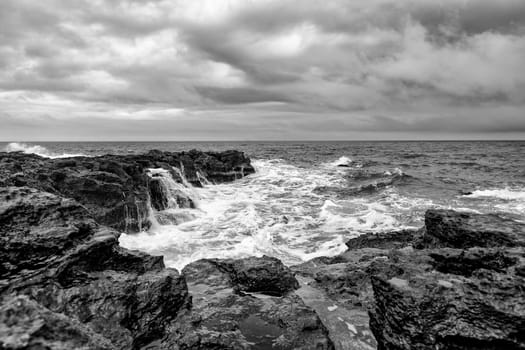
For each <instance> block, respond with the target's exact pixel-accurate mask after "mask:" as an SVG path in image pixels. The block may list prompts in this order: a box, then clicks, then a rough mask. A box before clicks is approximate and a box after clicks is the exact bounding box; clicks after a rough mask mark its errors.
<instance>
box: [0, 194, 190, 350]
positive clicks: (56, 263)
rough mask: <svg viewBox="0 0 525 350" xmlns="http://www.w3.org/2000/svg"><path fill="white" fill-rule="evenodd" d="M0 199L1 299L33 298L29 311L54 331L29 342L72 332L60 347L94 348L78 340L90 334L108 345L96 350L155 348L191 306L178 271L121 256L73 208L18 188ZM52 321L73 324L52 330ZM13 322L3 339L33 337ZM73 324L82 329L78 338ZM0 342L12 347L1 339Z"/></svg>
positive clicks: (105, 233)
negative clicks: (18, 334) (15, 334)
mask: <svg viewBox="0 0 525 350" xmlns="http://www.w3.org/2000/svg"><path fill="white" fill-rule="evenodd" d="M0 196H2V201H1V202H0V203H1V207H0V222H1V223H2V225H1V226H0V238H1V240H2V245H1V247H0V254H1V258H2V275H1V276H0V298H10V297H11V296H15V295H18V296H24V295H25V296H28V297H30V300H32V302H31V303H30V307H29V309H31V308H33V309H35V310H36V311H34V313H36V314H39V315H43V316H39V317H43V318H42V319H44V320H49V322H51V323H52V325H54V326H53V327H55V326H56V327H58V328H57V329H56V330H54V328H53V329H48V328H42V329H41V330H38V329H37V330H36V333H35V334H29V339H33V338H34V339H44V340H42V341H48V340H49V341H52V340H53V339H55V338H53V337H52V336H51V335H49V334H50V333H49V332H51V333H53V332H55V331H56V332H59V331H60V330H64V331H65V330H66V329H71V332H70V333H69V334H64V335H60V334H57V335H56V336H57V337H59V338H57V339H58V340H57V341H60V339H62V340H63V341H64V342H69V343H71V344H79V346H80V347H81V346H84V345H83V344H91V343H90V342H91V340H90V339H91V338H89V337H87V336H86V335H85V334H84V333H82V332H83V330H84V331H85V330H86V329H87V331H86V332H88V333H89V334H91V333H96V334H98V335H99V336H98V338H100V339H106V340H107V344H110V346H108V347H101V348H113V347H114V348H117V349H140V348H142V347H143V346H146V345H148V344H150V343H152V342H156V341H160V340H161V339H162V338H163V337H164V336H165V334H166V328H167V327H168V326H169V325H170V323H171V322H172V321H173V320H174V319H175V318H176V317H177V315H178V314H179V313H182V312H184V310H186V309H187V308H188V307H189V306H190V305H191V303H190V297H189V295H188V290H187V287H186V282H185V280H184V278H183V277H181V276H179V274H178V272H177V271H176V270H171V269H165V268H164V263H163V261H162V258H161V257H154V256H150V255H147V254H143V253H139V252H133V251H129V250H126V249H124V248H121V247H120V246H119V245H118V240H117V238H118V233H116V232H115V231H113V230H111V229H108V228H104V227H100V226H99V225H98V224H96V223H95V221H94V220H93V219H91V217H90V215H89V212H88V211H87V210H86V209H85V208H84V207H82V206H80V205H79V204H78V203H76V202H75V201H73V200H70V199H63V198H60V197H58V196H56V195H53V194H50V193H45V192H39V191H37V190H35V189H29V188H16V187H15V188H13V187H10V188H0ZM23 300H26V299H23ZM9 305H11V304H9ZM16 305H19V307H20V308H21V309H22V310H23V309H24V308H25V307H26V306H24V305H26V304H24V303H23V302H17V303H15V306H13V305H11V306H10V307H11V309H12V308H15V309H16V307H17V306H16ZM31 305H32V306H31ZM35 305H36V306H35ZM11 309H10V310H11ZM42 310H44V311H42ZM45 310H48V311H45ZM10 312H12V311H10ZM13 312H14V311H13ZM16 312H18V311H16ZM16 312H15V316H13V317H14V318H15V319H17V316H16V315H17V313H16ZM20 312H21V311H20ZM32 312H33V311H32ZM54 315H58V316H56V317H58V319H59V321H60V320H65V319H70V321H68V322H66V323H65V324H64V323H59V324H58V325H55V323H56V322H58V321H56V320H55V318H56V317H55V316H54ZM15 321H16V320H15ZM15 321H13V322H14V323H12V324H13V325H15V326H13V327H14V328H9V329H8V330H6V332H8V333H6V334H11V333H10V332H25V331H28V332H30V330H27V327H29V326H31V324H29V325H28V324H27V322H29V321H28V320H24V319H20V320H19V321H16V322H19V325H17V323H16V322H15ZM55 321H56V322H55ZM6 322H7V321H6ZM9 322H11V321H9ZM78 323H81V324H82V327H81V329H80V330H79V331H78V332H77V331H76V330H75V329H76V328H75V327H76V326H75V325H77V324H78ZM20 329H21V330H20ZM75 332H76V333H75ZM42 337H43V338H42ZM60 337H62V338H60ZM86 337H87V338H86ZM98 338H97V339H98ZM1 341H3V342H4V343H5V342H11V341H12V340H11V339H10V338H9V336H8V335H6V336H5V337H4V336H2V337H1ZM35 341H37V340H35ZM38 341H40V340H38ZM53 341H54V340H53ZM93 342H94V343H93V344H95V345H96V344H98V343H97V342H98V340H96V339H95V340H93ZM69 343H67V344H69ZM53 344H54V343H53ZM56 344H58V345H56V346H57V348H60V347H59V346H61V345H60V343H56ZM95 345H93V347H95ZM10 346H11V345H10ZM17 346H18V345H17ZM50 346H51V345H50ZM52 346H55V345H52ZM52 346H51V348H53V347H52ZM89 346H91V345H85V347H87V348H89ZM74 347H75V346H73V348H74Z"/></svg>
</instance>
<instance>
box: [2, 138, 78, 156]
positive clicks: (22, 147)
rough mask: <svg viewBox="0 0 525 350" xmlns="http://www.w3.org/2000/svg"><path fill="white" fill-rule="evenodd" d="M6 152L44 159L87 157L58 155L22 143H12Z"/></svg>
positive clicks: (66, 154) (40, 147) (43, 148)
mask: <svg viewBox="0 0 525 350" xmlns="http://www.w3.org/2000/svg"><path fill="white" fill-rule="evenodd" d="M4 151H5V152H22V153H25V154H36V155H39V156H40V157H44V158H71V157H87V156H86V155H85V154H80V153H79V154H69V153H62V154H58V153H55V152H51V151H50V150H48V149H47V148H45V147H43V146H40V145H30V144H26V143H21V142H11V143H9V144H8V145H7V146H5V148H4Z"/></svg>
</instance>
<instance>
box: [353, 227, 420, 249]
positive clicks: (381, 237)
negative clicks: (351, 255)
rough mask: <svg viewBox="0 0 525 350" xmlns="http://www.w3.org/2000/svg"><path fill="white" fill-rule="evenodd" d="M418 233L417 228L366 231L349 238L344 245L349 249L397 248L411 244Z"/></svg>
mask: <svg viewBox="0 0 525 350" xmlns="http://www.w3.org/2000/svg"><path fill="white" fill-rule="evenodd" d="M418 235H420V232H419V231H417V230H402V231H396V232H378V233H368V234H363V235H361V236H358V237H356V238H352V239H350V240H349V241H347V242H346V246H347V247H348V249H350V250H352V249H361V248H378V249H399V248H403V247H406V246H409V245H412V243H413V241H414V239H415V238H416V237H418Z"/></svg>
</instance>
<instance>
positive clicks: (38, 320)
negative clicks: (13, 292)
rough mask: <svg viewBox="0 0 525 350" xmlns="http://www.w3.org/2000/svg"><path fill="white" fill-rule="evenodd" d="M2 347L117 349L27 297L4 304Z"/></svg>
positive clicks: (0, 311)
mask: <svg viewBox="0 0 525 350" xmlns="http://www.w3.org/2000/svg"><path fill="white" fill-rule="evenodd" d="M0 348H1V349H6V350H7V349H10V350H18V349H20V350H22V349H24V350H25V349H49V350H69V349H79V350H114V349H116V348H115V347H114V346H113V345H112V344H111V342H110V341H108V340H107V339H105V338H104V337H102V336H101V335H100V334H97V333H95V332H94V331H92V330H91V329H90V328H89V327H86V326H85V325H83V324H81V323H80V322H78V321H75V320H73V319H71V318H68V317H66V316H64V315H62V314H58V313H55V312H52V311H50V310H49V309H47V308H45V307H43V306H42V305H40V304H38V303H37V302H35V301H33V300H31V299H29V298H28V297H26V296H9V297H7V298H6V299H5V300H3V302H2V303H1V304H0Z"/></svg>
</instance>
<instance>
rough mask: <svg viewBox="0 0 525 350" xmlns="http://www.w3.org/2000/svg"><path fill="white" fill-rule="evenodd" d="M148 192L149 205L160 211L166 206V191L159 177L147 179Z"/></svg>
mask: <svg viewBox="0 0 525 350" xmlns="http://www.w3.org/2000/svg"><path fill="white" fill-rule="evenodd" d="M149 193H150V200H151V206H152V207H153V208H154V209H155V210H159V211H162V210H165V209H167V208H168V203H169V200H168V193H167V191H166V189H165V188H164V184H163V183H162V180H161V179H159V178H152V179H150V180H149Z"/></svg>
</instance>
